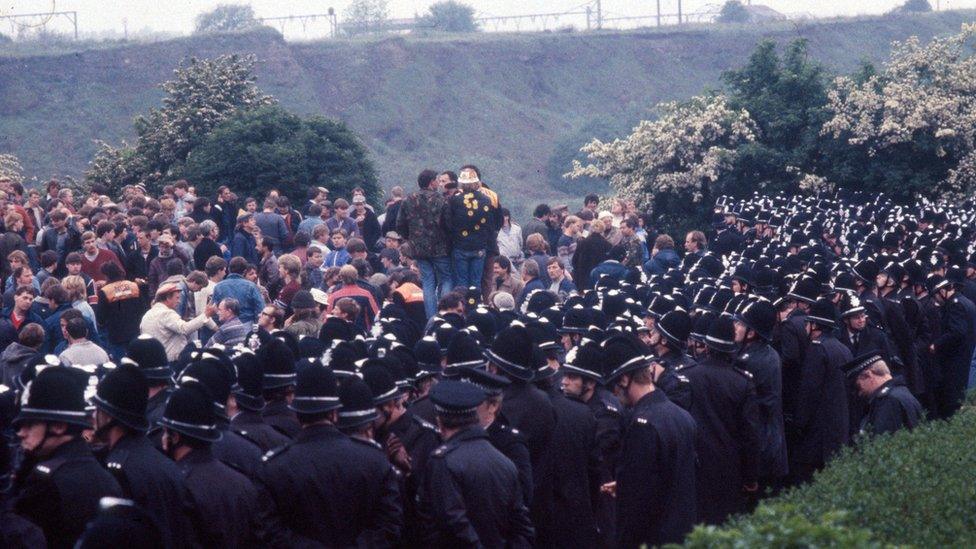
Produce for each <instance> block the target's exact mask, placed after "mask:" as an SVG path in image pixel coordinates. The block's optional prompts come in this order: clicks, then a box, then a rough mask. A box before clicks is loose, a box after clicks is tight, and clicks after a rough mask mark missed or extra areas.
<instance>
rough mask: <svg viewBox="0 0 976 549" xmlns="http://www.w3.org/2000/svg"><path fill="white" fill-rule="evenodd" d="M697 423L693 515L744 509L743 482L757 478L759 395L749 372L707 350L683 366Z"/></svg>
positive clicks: (718, 515) (711, 518)
mask: <svg viewBox="0 0 976 549" xmlns="http://www.w3.org/2000/svg"><path fill="white" fill-rule="evenodd" d="M684 373H685V375H686V376H687V377H688V379H690V380H691V389H692V403H691V410H690V411H691V416H692V417H693V418H695V423H696V424H697V426H698V431H697V434H698V437H697V442H696V447H697V450H698V477H697V478H698V516H699V518H700V519H701V520H702V521H704V522H706V523H709V524H718V523H721V522H722V521H723V520H725V518H726V517H728V516H729V515H730V514H732V513H735V512H740V511H743V510H744V504H745V500H744V497H743V490H742V487H743V486H744V485H747V484H752V483H755V482H757V481H758V479H759V452H760V445H759V432H760V424H759V401H758V400H757V398H756V386H755V384H754V383H753V381H752V375H751V374H749V373H748V372H745V371H743V370H740V369H738V368H736V367H734V366H733V365H732V364H730V363H728V362H725V361H723V360H721V359H719V358H717V357H714V356H709V357H707V358H705V360H703V361H701V362H699V363H698V364H697V365H696V366H692V367H690V368H686V369H685V370H684Z"/></svg>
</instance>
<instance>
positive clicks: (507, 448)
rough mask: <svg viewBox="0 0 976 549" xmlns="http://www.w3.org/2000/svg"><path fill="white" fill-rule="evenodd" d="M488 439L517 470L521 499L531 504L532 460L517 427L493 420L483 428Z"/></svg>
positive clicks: (528, 505)
mask: <svg viewBox="0 0 976 549" xmlns="http://www.w3.org/2000/svg"><path fill="white" fill-rule="evenodd" d="M485 433H487V434H488V441H489V442H491V445H492V446H494V447H495V449H496V450H498V451H499V452H501V453H502V455H504V456H505V457H507V458H508V459H509V460H511V462H512V464H514V465H515V470H516V471H518V477H519V485H520V486H521V487H522V499H523V500H524V501H525V506H526V507H529V508H531V506H532V489H533V484H532V461H531V459H529V447H528V446H526V445H525V438H524V437H522V433H520V432H519V430H518V429H515V428H512V427H509V426H508V425H506V424H505V423H504V422H503V421H500V420H497V419H496V420H495V421H493V422H491V425H489V426H488V428H487V429H485Z"/></svg>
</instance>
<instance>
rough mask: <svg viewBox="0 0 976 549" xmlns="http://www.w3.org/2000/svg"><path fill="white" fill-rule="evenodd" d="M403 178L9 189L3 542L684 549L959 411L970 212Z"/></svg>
mask: <svg viewBox="0 0 976 549" xmlns="http://www.w3.org/2000/svg"><path fill="white" fill-rule="evenodd" d="M417 187H418V188H417V189H416V190H414V191H413V192H410V193H405V192H404V191H403V189H401V188H395V189H393V191H392V193H391V196H390V199H389V200H388V201H387V203H386V205H385V208H384V209H383V210H382V211H381V212H379V214H377V212H378V211H379V210H380V208H375V209H374V207H373V206H371V205H369V204H368V201H367V197H366V193H365V192H364V191H363V190H362V189H357V190H355V191H353V193H352V196H351V197H349V198H350V200H348V201H347V200H346V199H345V198H336V199H335V200H330V199H329V196H328V195H329V191H328V190H327V189H324V188H320V187H316V188H312V189H311V190H310V191H309V193H308V196H307V202H305V203H302V204H298V205H297V206H298V207H297V208H296V207H293V205H292V203H291V201H290V200H289V199H288V198H287V197H284V196H281V195H280V194H279V193H278V192H277V191H274V190H272V191H270V192H269V193H268V194H267V196H266V197H255V198H246V199H244V200H239V199H238V197H237V196H236V195H235V194H234V192H233V191H232V189H230V188H228V187H221V188H220V189H219V190H218V191H217V195H216V197H215V198H214V199H213V200H211V199H209V198H207V197H203V196H198V193H197V190H196V189H195V188H194V187H193V186H192V185H191V184H190V183H189V182H187V181H177V182H175V183H174V184H173V185H169V186H167V187H165V188H164V189H163V194H162V195H161V196H159V197H150V196H148V195H147V193H146V190H145V189H144V188H142V187H141V186H133V187H129V188H126V189H124V190H123V193H122V196H121V197H117V198H118V202H114V201H113V200H112V199H110V198H109V197H107V196H104V194H105V193H104V192H102V190H101V189H97V188H95V189H93V190H92V192H91V193H90V194H89V195H88V196H84V197H77V199H76V197H75V196H74V193H73V191H71V190H70V189H61V188H60V187H59V185H58V183H57V182H55V181H52V182H51V183H49V184H48V185H47V187H46V188H45V189H43V190H30V191H29V192H26V193H25V189H24V188H23V187H22V186H21V185H20V184H18V183H14V182H11V181H9V180H6V181H5V180H0V206H2V209H3V211H4V212H5V214H4V217H3V224H4V233H3V236H2V238H0V281H2V282H3V287H2V289H3V298H4V299H3V301H4V302H3V306H4V308H3V313H2V315H0V316H2V318H0V341H2V343H3V345H2V348H3V349H4V350H3V352H2V355H0V369H2V376H3V377H2V383H3V385H0V430H2V435H3V440H4V443H5V445H4V451H3V452H2V453H0V480H2V482H0V487H2V488H3V491H2V496H0V497H2V502H3V506H2V515H0V545H2V546H4V547H19V546H24V547H27V546H29V547H40V546H43V545H44V544H45V543H46V544H47V545H48V546H50V547H72V546H76V544H77V546H79V547H106V546H120V545H122V544H125V543H138V544H139V545H140V546H150V545H151V546H159V547H186V546H196V545H199V546H206V547H240V546H247V547H251V546H274V547H294V546H326V547H338V546H353V545H368V546H400V547H420V546H444V547H457V546H488V547H503V546H513V547H515V546H518V547H529V546H536V547H577V546H580V547H620V548H630V547H639V546H640V545H642V544H648V545H651V546H653V545H660V544H664V543H677V542H681V541H682V540H683V539H684V537H685V535H686V534H687V533H688V532H690V531H691V529H692V528H693V527H694V525H696V524H699V523H705V524H721V523H722V522H724V521H725V520H726V519H727V518H728V517H729V516H731V515H733V514H735V513H741V512H747V511H749V510H750V509H751V508H752V506H754V505H755V503H756V501H757V500H758V499H759V498H761V497H764V496H766V495H768V494H772V493H776V492H777V491H778V490H780V489H782V488H783V487H787V486H791V485H796V484H799V483H802V482H806V481H809V480H810V479H811V478H812V476H813V475H814V473H815V472H817V471H818V470H820V469H822V468H823V467H824V466H825V465H826V464H827V463H828V461H829V460H830V459H831V457H832V456H834V455H835V454H837V452H839V451H840V450H841V449H842V448H843V447H845V446H846V445H849V444H856V443H857V440H858V437H859V435H868V434H877V433H888V432H893V431H897V430H900V429H911V428H913V427H914V426H916V425H917V424H918V423H919V421H921V420H922V419H923V418H924V417H928V418H930V419H944V418H948V417H950V416H951V415H953V414H954V413H955V412H956V411H957V410H958V409H959V407H960V405H961V402H962V400H963V396H964V392H965V389H966V387H967V384H968V382H969V373H970V365H971V361H972V360H973V358H974V356H973V355H974V347H976V306H974V305H973V301H974V299H976V254H974V253H973V249H974V242H976V226H974V224H973V221H974V218H976V204H974V203H973V201H966V202H961V203H952V204H929V203H923V204H916V205H915V206H912V207H906V206H900V205H896V204H893V203H891V202H890V201H888V200H887V199H885V198H884V197H883V196H872V197H865V196H859V195H850V194H846V193H843V192H840V193H838V194H836V195H832V196H816V197H809V196H807V197H804V196H760V195H754V196H752V197H747V198H742V199H731V198H727V197H721V198H719V199H718V200H717V201H716V204H715V208H714V217H713V220H712V227H711V230H710V231H708V234H706V233H705V232H702V231H691V232H689V233H688V234H687V235H685V238H684V241H683V250H680V251H679V250H678V249H676V245H675V241H674V239H673V238H672V237H671V236H669V235H667V234H663V233H660V232H659V231H658V230H657V227H656V225H655V223H654V217H653V216H652V215H648V214H642V213H640V212H639V211H638V210H637V208H636V206H635V204H634V202H632V201H626V200H615V201H613V202H612V204H611V205H610V206H609V207H608V208H607V209H605V210H604V209H601V207H600V199H599V198H598V197H596V196H587V197H586V198H585V199H584V205H583V208H582V209H581V210H580V211H578V212H577V213H575V214H570V212H569V209H568V208H566V207H565V206H556V207H550V206H548V205H544V204H542V205H539V206H538V207H536V208H535V210H534V212H533V216H532V218H531V219H530V220H529V221H527V222H526V223H524V224H523V225H521V226H519V225H518V224H516V223H514V222H513V221H512V219H511V216H510V214H509V212H508V211H507V210H506V209H504V208H503V207H502V205H501V203H500V197H499V196H498V194H497V193H495V192H494V191H492V190H491V189H490V188H489V187H488V186H487V185H486V184H485V183H483V182H482V180H481V174H480V173H479V171H478V169H477V168H476V167H474V166H465V167H463V168H461V169H460V170H459V172H458V173H457V174H455V173H454V172H450V171H445V172H436V171H432V170H425V171H423V172H422V173H421V174H420V175H419V176H418V178H417ZM259 205H260V208H259Z"/></svg>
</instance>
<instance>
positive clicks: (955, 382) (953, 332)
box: [933, 292, 976, 417]
mask: <svg viewBox="0 0 976 549" xmlns="http://www.w3.org/2000/svg"><path fill="white" fill-rule="evenodd" d="M974 317H976V306H974V305H973V302H972V301H970V300H969V299H968V298H967V297H965V296H963V295H962V294H960V293H959V292H956V293H955V294H954V295H953V296H952V297H950V298H949V301H948V302H946V303H945V304H944V305H943V306H942V334H941V335H940V336H939V338H938V339H936V340H935V341H934V342H933V345H935V354H936V356H935V363H936V364H937V365H941V367H939V368H938V369H939V377H940V379H941V384H940V385H941V387H940V388H939V390H938V391H937V397H936V398H937V399H938V401H939V402H938V406H939V409H940V413H941V415H942V416H943V417H947V416H948V415H950V414H951V413H952V412H953V411H955V410H956V409H957V408H958V407H959V403H961V402H962V398H963V394H964V392H965V390H966V384H967V381H968V377H969V362H970V360H971V359H972V356H973V347H974V344H976V327H974V325H973V323H974Z"/></svg>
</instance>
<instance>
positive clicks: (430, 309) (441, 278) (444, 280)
mask: <svg viewBox="0 0 976 549" xmlns="http://www.w3.org/2000/svg"><path fill="white" fill-rule="evenodd" d="M417 268H419V269H420V283H421V285H422V286H423V290H424V310H425V311H426V312H427V318H430V317H432V316H434V315H435V314H437V300H439V299H440V298H441V297H442V296H444V295H445V294H447V293H448V292H450V291H451V289H453V288H454V283H453V278H452V277H451V259H450V258H449V257H447V256H442V257H433V258H430V259H418V260H417Z"/></svg>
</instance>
